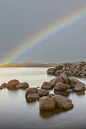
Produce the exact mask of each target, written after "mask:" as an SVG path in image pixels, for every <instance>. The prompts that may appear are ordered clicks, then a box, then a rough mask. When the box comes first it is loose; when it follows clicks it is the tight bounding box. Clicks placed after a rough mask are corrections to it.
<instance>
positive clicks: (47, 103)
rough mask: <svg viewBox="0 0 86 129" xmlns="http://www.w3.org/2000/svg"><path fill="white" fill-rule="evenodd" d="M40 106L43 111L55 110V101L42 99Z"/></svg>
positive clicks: (46, 98)
mask: <svg viewBox="0 0 86 129" xmlns="http://www.w3.org/2000/svg"><path fill="white" fill-rule="evenodd" d="M39 106H40V109H42V110H53V109H55V101H54V100H53V99H51V98H49V97H41V98H40V99H39Z"/></svg>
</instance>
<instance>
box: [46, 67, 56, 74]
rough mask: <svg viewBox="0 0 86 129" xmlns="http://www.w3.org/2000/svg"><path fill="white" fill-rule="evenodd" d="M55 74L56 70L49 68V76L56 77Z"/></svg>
mask: <svg viewBox="0 0 86 129" xmlns="http://www.w3.org/2000/svg"><path fill="white" fill-rule="evenodd" d="M54 72H55V70H54V68H49V69H48V70H47V74H51V75H54Z"/></svg>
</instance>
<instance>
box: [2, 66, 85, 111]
mask: <svg viewBox="0 0 86 129" xmlns="http://www.w3.org/2000/svg"><path fill="white" fill-rule="evenodd" d="M60 68H61V67H60ZM3 88H7V89H11V90H14V89H21V88H22V89H26V92H25V97H26V101H27V102H33V101H36V100H39V107H40V109H42V110H53V109H55V108H56V107H58V108H61V109H65V110H69V109H72V108H73V104H72V101H71V100H70V99H68V98H66V97H64V96H62V95H55V94H49V90H50V89H54V91H63V92H64V91H68V90H70V91H72V90H73V91H76V92H77V91H78V92H82V91H84V90H85V84H84V83H82V82H80V81H79V80H77V79H75V78H73V77H68V76H67V74H64V73H61V74H60V76H58V77H55V78H53V79H51V80H50V81H49V82H44V83H43V84H42V86H41V89H40V88H30V87H29V84H28V83H27V82H22V83H20V82H19V81H18V80H17V79H14V80H11V81H9V82H8V83H3V84H2V85H1V86H0V89H3Z"/></svg>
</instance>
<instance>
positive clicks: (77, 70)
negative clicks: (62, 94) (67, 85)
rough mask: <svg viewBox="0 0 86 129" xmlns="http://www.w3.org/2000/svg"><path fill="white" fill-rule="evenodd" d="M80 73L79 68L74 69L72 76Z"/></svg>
mask: <svg viewBox="0 0 86 129" xmlns="http://www.w3.org/2000/svg"><path fill="white" fill-rule="evenodd" d="M80 71H81V67H78V68H75V69H74V70H73V75H74V76H75V75H77V73H79V72H80Z"/></svg>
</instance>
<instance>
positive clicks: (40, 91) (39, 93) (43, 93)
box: [37, 89, 49, 96]
mask: <svg viewBox="0 0 86 129" xmlns="http://www.w3.org/2000/svg"><path fill="white" fill-rule="evenodd" d="M37 93H38V95H39V96H47V95H48V94H49V91H47V90H44V89H38V91H37Z"/></svg>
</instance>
